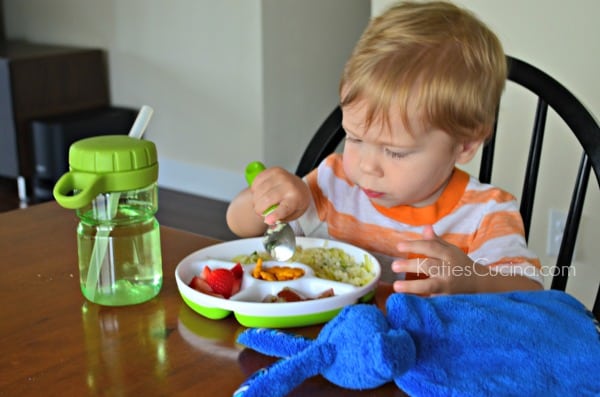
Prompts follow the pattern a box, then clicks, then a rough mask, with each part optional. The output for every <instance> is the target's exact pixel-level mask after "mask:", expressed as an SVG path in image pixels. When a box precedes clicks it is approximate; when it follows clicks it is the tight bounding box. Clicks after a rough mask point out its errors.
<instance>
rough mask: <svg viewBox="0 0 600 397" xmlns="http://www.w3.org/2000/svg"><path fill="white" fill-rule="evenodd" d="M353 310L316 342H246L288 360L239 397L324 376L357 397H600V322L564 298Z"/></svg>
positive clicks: (251, 337) (430, 301) (485, 297)
mask: <svg viewBox="0 0 600 397" xmlns="http://www.w3.org/2000/svg"><path fill="white" fill-rule="evenodd" d="M386 312H387V316H385V315H384V314H383V312H382V311H381V310H379V309H378V308H377V307H376V306H374V305H369V304H358V305H353V306H349V307H347V308H345V309H344V310H342V311H341V312H340V313H339V314H338V315H337V316H336V317H335V318H334V319H333V320H331V321H330V322H329V323H327V324H326V325H325V326H324V327H323V329H322V330H321V332H320V334H319V336H318V337H317V338H316V339H315V340H312V339H308V338H304V337H300V336H295V335H291V334H288V333H284V332H281V331H277V330H269V329H249V330H246V331H244V332H243V333H242V334H240V336H239V338H238V342H239V343H241V344H243V345H246V346H248V347H249V348H252V349H254V350H257V351H259V352H261V353H264V354H267V355H271V356H276V357H283V358H282V359H281V360H279V361H277V362H276V363H275V364H273V365H272V366H270V367H268V368H265V369H262V370H260V371H257V372H256V373H255V374H254V375H252V376H251V377H250V378H249V379H248V380H247V381H246V382H245V383H244V384H243V385H241V386H240V388H239V389H238V390H237V391H236V392H235V394H234V396H236V397H239V396H244V397H254V396H257V397H258V396H272V397H276V396H284V395H286V394H288V393H289V392H290V391H292V390H293V389H294V388H295V387H296V386H298V385H299V384H300V383H301V382H302V381H303V380H305V379H307V378H309V377H312V376H315V375H318V374H321V375H323V376H324V377H325V378H326V379H328V380H329V381H330V382H332V383H334V384H336V385H339V386H341V387H344V388H348V389H371V388H376V387H378V386H381V385H383V384H385V383H387V382H392V381H393V382H395V383H396V385H397V386H398V387H399V388H400V389H402V390H403V391H405V392H406V393H408V394H409V395H411V396H487V395H489V396H492V395H493V396H506V395H511V396H548V395H560V396H575V395H576V396H598V395H600V332H599V326H598V322H597V321H595V319H594V318H593V316H592V314H591V313H590V312H589V311H588V310H586V309H585V307H584V306H583V305H582V304H581V303H580V302H578V301H577V300H576V299H575V298H573V297H571V296H570V295H568V294H566V293H563V292H559V291H536V292H511V293H497V294H470V295H450V296H440V297H431V298H423V297H418V296H413V295H404V294H393V295H391V296H390V297H389V299H388V300H387V304H386Z"/></svg>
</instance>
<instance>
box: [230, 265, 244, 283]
mask: <svg viewBox="0 0 600 397" xmlns="http://www.w3.org/2000/svg"><path fill="white" fill-rule="evenodd" d="M231 273H233V277H235V278H236V279H241V278H242V276H243V275H244V269H243V268H242V265H241V264H240V263H239V262H238V263H236V264H235V266H234V267H232V268H231Z"/></svg>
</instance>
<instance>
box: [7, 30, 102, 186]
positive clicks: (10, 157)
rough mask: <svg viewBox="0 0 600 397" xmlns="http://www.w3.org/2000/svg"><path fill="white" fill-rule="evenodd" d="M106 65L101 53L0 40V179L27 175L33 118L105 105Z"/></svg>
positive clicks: (31, 169) (30, 157)
mask: <svg viewBox="0 0 600 397" xmlns="http://www.w3.org/2000/svg"><path fill="white" fill-rule="evenodd" d="M106 63H107V61H106V57H105V53H104V51H103V50H101V49H88V48H76V47H67V46H55V45H43V44H35V43H29V42H22V41H11V40H6V41H4V42H2V41H0V176H4V177H9V178H24V179H25V180H27V179H30V178H31V177H32V175H33V171H34V170H33V166H32V164H33V162H32V153H33V151H32V145H31V121H32V120H34V119H40V118H46V117H52V116H57V115H61V114H67V113H73V112H77V111H85V110H89V109H95V108H101V107H106V106H108V105H109V103H110V98H109V85H108V72H107V65H106ZM20 194H21V192H20Z"/></svg>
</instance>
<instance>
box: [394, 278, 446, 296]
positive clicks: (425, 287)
mask: <svg viewBox="0 0 600 397" xmlns="http://www.w3.org/2000/svg"><path fill="white" fill-rule="evenodd" d="M394 291H395V292H399V293H404V294H415V295H425V296H429V295H435V294H439V293H441V290H440V288H439V283H438V282H436V280H435V279H433V278H427V279H418V280H397V281H394Z"/></svg>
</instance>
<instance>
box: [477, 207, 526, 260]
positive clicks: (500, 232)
mask: <svg viewBox="0 0 600 397" xmlns="http://www.w3.org/2000/svg"><path fill="white" fill-rule="evenodd" d="M499 218H500V219H501V220H500V221H499V220H498V219H499ZM524 230H525V229H524V227H523V220H522V219H521V214H519V213H518V212H513V211H497V212H492V213H489V214H487V215H485V216H484V217H483V219H482V220H481V223H480V224H479V228H478V229H477V231H476V232H475V233H474V235H473V239H472V242H471V247H470V250H471V251H476V250H478V249H479V248H480V247H481V246H482V245H483V244H485V243H486V242H488V241H490V240H492V239H494V238H499V237H504V236H509V235H511V234H518V235H521V236H523V235H524V233H525V231H524Z"/></svg>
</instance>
